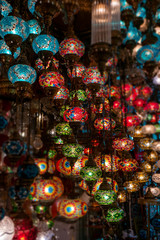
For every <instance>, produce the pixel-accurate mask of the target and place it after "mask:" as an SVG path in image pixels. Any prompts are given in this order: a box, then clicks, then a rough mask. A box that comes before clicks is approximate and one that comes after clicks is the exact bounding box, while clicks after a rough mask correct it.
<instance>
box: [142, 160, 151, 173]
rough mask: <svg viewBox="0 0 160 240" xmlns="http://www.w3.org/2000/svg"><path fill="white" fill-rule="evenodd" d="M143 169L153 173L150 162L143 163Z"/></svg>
mask: <svg viewBox="0 0 160 240" xmlns="http://www.w3.org/2000/svg"><path fill="white" fill-rule="evenodd" d="M142 169H143V170H144V171H145V172H146V173H151V171H152V166H151V164H150V163H148V162H143V163H142Z"/></svg>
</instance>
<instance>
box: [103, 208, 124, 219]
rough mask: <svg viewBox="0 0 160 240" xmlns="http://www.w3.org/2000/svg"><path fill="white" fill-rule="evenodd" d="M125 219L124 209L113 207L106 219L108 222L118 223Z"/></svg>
mask: <svg viewBox="0 0 160 240" xmlns="http://www.w3.org/2000/svg"><path fill="white" fill-rule="evenodd" d="M123 217H124V211H123V209H122V208H119V207H113V208H109V209H108V211H107V215H106V216H105V219H106V220H107V222H110V223H116V222H120V221H121V220H122V219H123Z"/></svg>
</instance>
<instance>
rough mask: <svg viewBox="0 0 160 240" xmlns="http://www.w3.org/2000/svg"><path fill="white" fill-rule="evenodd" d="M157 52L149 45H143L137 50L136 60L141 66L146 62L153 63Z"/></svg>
mask: <svg viewBox="0 0 160 240" xmlns="http://www.w3.org/2000/svg"><path fill="white" fill-rule="evenodd" d="M158 52H159V50H158V49H156V48H153V47H152V46H150V45H145V46H143V47H141V48H140V49H139V50H138V52H137V55H136V59H137V61H138V62H139V63H141V64H144V63H145V62H147V61H154V60H155V57H156V56H157V54H158Z"/></svg>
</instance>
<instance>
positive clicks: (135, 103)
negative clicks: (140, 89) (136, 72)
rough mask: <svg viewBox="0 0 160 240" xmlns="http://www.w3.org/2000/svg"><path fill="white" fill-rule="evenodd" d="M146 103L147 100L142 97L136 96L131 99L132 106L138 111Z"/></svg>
mask: <svg viewBox="0 0 160 240" xmlns="http://www.w3.org/2000/svg"><path fill="white" fill-rule="evenodd" d="M146 104H147V101H146V100H144V99H143V98H136V99H135V100H134V101H133V106H134V107H135V109H136V110H137V111H139V112H140V111H142V110H143V108H144V107H145V106H146Z"/></svg>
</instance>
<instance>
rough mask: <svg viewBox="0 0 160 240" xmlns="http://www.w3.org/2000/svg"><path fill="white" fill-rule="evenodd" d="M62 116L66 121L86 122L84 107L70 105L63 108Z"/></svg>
mask: <svg viewBox="0 0 160 240" xmlns="http://www.w3.org/2000/svg"><path fill="white" fill-rule="evenodd" d="M63 117H64V120H65V121H66V122H86V121H87V120H88V113H87V112H86V110H85V109H84V108H81V107H72V108H69V109H67V110H65V112H64V115H63Z"/></svg>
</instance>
